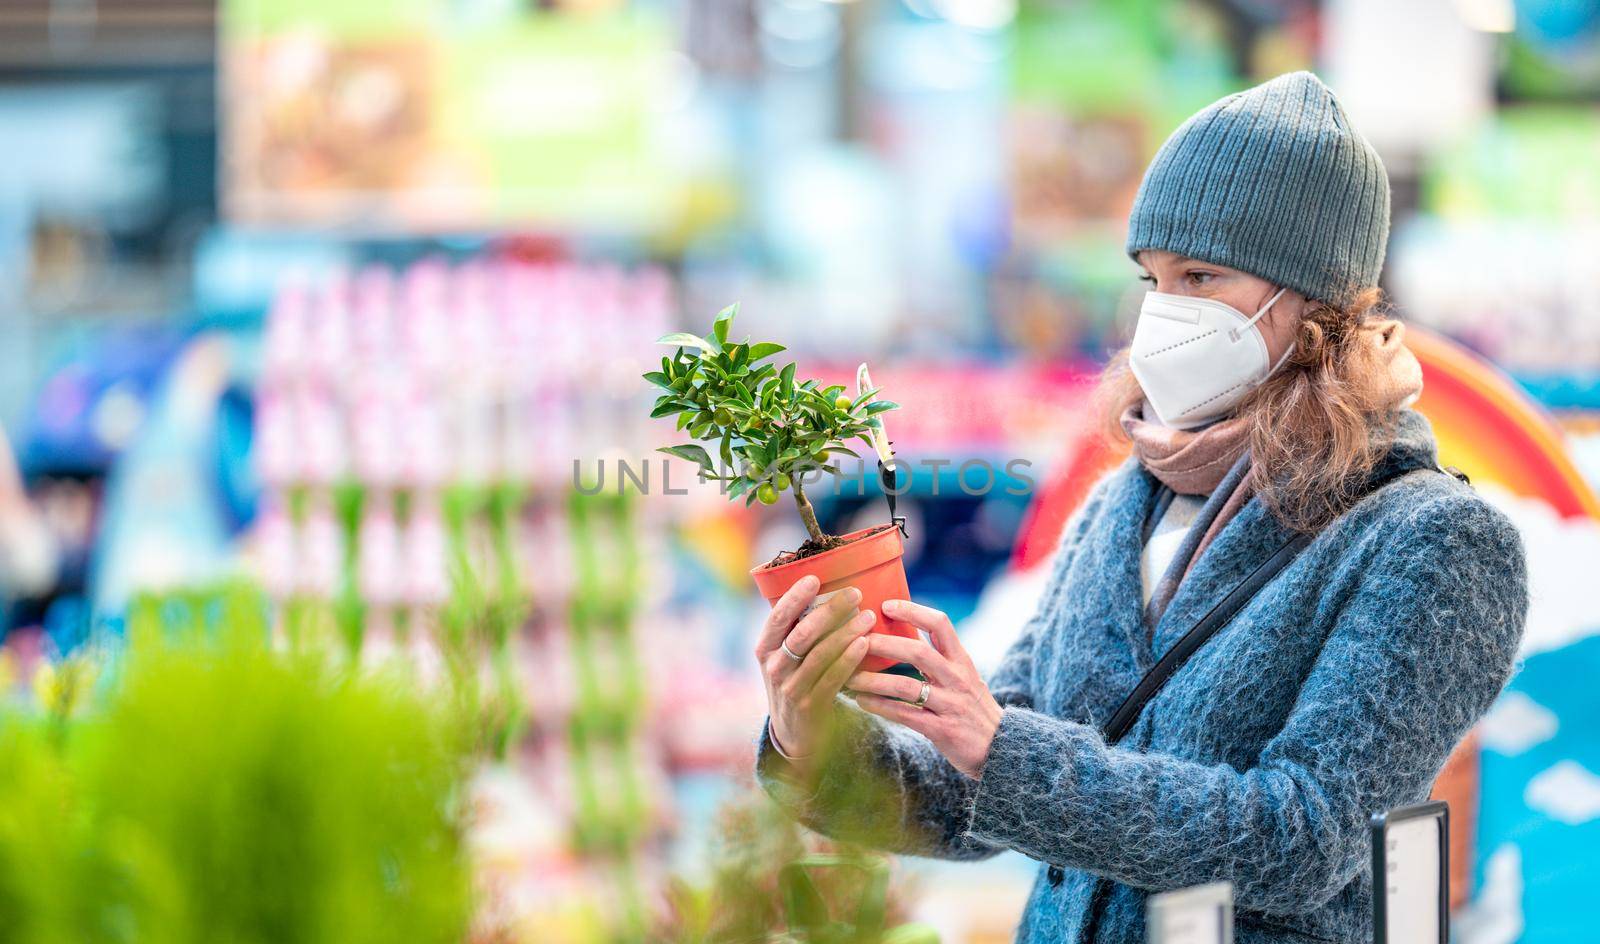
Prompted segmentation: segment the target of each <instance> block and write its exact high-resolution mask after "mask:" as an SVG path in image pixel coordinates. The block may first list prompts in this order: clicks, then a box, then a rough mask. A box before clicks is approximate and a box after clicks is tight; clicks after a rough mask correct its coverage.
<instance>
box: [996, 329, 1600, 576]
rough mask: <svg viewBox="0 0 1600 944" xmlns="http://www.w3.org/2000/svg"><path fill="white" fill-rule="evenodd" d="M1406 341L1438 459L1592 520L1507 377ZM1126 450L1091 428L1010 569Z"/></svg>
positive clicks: (1023, 535) (1417, 333)
mask: <svg viewBox="0 0 1600 944" xmlns="http://www.w3.org/2000/svg"><path fill="white" fill-rule="evenodd" d="M1406 345H1407V346H1408V347H1410V348H1411V350H1412V352H1413V353H1415V354H1416V355H1417V360H1418V361H1419V362H1420V363H1421V364H1422V380H1423V390H1422V397H1421V398H1420V399H1419V400H1418V401H1417V404H1416V408H1417V409H1418V410H1420V411H1421V412H1422V414H1423V415H1424V416H1426V417H1427V418H1428V420H1429V421H1430V422H1431V423H1432V424H1433V432H1434V436H1435V438H1437V439H1438V441H1439V461H1440V462H1441V463H1442V464H1444V465H1447V466H1455V467H1456V468H1458V469H1460V470H1461V471H1463V472H1465V473H1466V474H1467V475H1468V476H1469V477H1470V478H1471V479H1472V481H1473V482H1474V483H1476V484H1484V483H1493V484H1494V485H1496V486H1498V487H1500V488H1503V489H1505V490H1506V491H1508V492H1510V493H1512V494H1514V495H1517V496H1520V497H1523V498H1535V499H1538V500H1540V501H1543V502H1545V503H1546V504H1548V505H1549V506H1550V507H1551V508H1552V509H1554V510H1555V512H1556V513H1557V514H1559V515H1561V516H1562V517H1563V518H1574V517H1589V518H1595V519H1600V499H1597V498H1596V497H1595V494H1594V492H1593V490H1591V489H1590V488H1589V486H1588V484H1587V483H1586V482H1585V481H1584V479H1583V476H1582V474H1580V473H1579V472H1578V469H1577V467H1576V466H1575V465H1573V463H1572V459H1571V458H1570V457H1569V456H1568V455H1567V450H1566V446H1565V445H1564V443H1563V442H1562V438H1561V431H1560V430H1559V429H1557V428H1556V425H1555V423H1553V422H1552V421H1551V420H1550V418H1549V417H1548V416H1547V415H1545V413H1544V411H1543V410H1542V409H1540V407H1539V406H1538V405H1537V404H1535V403H1534V402H1533V401H1532V400H1531V399H1529V397H1528V396H1527V394H1525V393H1523V392H1522V390H1521V388H1519V387H1518V386H1517V385H1516V384H1515V383H1514V382H1513V381H1512V380H1511V379H1510V378H1508V377H1506V376H1505V375H1504V374H1502V373H1501V372H1500V371H1499V369H1498V368H1496V367H1495V366H1494V365H1493V364H1490V363H1489V362H1488V361H1486V360H1484V359H1483V358H1481V357H1479V356H1478V355H1476V354H1473V353H1472V352H1470V351H1468V350H1467V349H1466V348H1464V347H1462V346H1461V345H1459V344H1457V343H1455V342H1454V341H1451V340H1449V339H1447V338H1445V337H1443V336H1442V335H1438V334H1434V333H1432V332H1429V331H1426V330H1423V329H1421V328H1417V327H1415V326H1407V329H1406ZM1125 455H1126V452H1125V451H1122V450H1117V449H1112V448H1110V447H1108V446H1106V445H1105V444H1104V443H1103V442H1102V441H1101V439H1100V437H1099V436H1098V435H1096V434H1095V433H1094V432H1093V431H1086V432H1084V433H1083V434H1081V435H1080V436H1079V439H1078V443H1077V445H1076V448H1075V449H1073V450H1072V454H1071V458H1070V459H1069V460H1068V461H1067V463H1066V464H1065V466H1064V467H1063V468H1062V469H1061V470H1060V471H1059V473H1058V474H1057V475H1056V476H1055V477H1054V478H1053V479H1052V480H1050V481H1048V482H1046V483H1045V484H1044V487H1043V488H1042V489H1041V490H1040V492H1039V496H1038V498H1037V499H1036V500H1035V501H1034V502H1033V504H1032V505H1030V506H1029V509H1028V516H1027V518H1026V520H1025V521H1024V522H1023V526H1022V530H1021V531H1020V533H1019V534H1018V537H1017V543H1016V547H1015V551H1014V553H1013V555H1012V566H1013V568H1015V569H1019V570H1026V569H1027V568H1029V567H1032V566H1034V565H1035V564H1040V563H1044V562H1045V561H1047V560H1048V559H1049V557H1050V555H1051V554H1052V553H1053V552H1054V551H1055V546H1056V542H1057V540H1058V539H1059V537H1060V535H1061V529H1062V528H1063V527H1065V526H1066V521H1067V518H1068V516H1070V515H1071V513H1072V510H1073V509H1074V508H1076V507H1077V506H1078V503H1079V502H1081V501H1083V499H1084V497H1085V496H1086V495H1087V494H1088V492H1089V488H1090V486H1092V485H1093V484H1094V482H1095V480H1096V479H1098V478H1099V477H1100V475H1101V474H1102V473H1104V472H1105V471H1106V470H1107V469H1109V468H1110V467H1111V466H1113V465H1115V464H1116V463H1118V462H1120V461H1122V458H1123V457H1124V456H1125Z"/></svg>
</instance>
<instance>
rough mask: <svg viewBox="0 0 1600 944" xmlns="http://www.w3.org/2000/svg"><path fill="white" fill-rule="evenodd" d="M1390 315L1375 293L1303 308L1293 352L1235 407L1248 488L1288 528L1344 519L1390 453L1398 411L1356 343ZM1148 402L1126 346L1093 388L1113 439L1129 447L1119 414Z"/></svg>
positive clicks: (1373, 290)
mask: <svg viewBox="0 0 1600 944" xmlns="http://www.w3.org/2000/svg"><path fill="white" fill-rule="evenodd" d="M1389 315H1390V309H1389V307H1388V304H1387V302H1386V300H1385V299H1384V296H1383V293H1382V292H1381V291H1379V290H1378V289H1376V288H1371V289H1367V290H1365V291H1363V292H1360V293H1358V294H1356V295H1355V296H1354V297H1353V298H1352V299H1351V300H1350V301H1349V302H1348V303H1347V304H1344V305H1339V306H1336V305H1331V304H1327V303H1324V302H1309V303H1307V307H1306V310H1305V313H1304V315H1303V316H1302V318H1301V321H1300V324H1299V326H1298V327H1297V328H1296V330H1295V346H1294V353H1292V354H1291V355H1289V360H1288V361H1287V362H1286V363H1285V364H1284V366H1283V367H1282V368H1281V369H1280V370H1279V371H1278V372H1277V373H1275V374H1273V375H1272V377H1270V378H1268V380H1267V381H1266V383H1263V384H1262V385H1261V386H1259V387H1257V388H1256V389H1255V390H1254V391H1253V392H1252V393H1251V394H1250V396H1249V397H1247V398H1246V399H1245V400H1243V401H1241V402H1240V404H1239V406H1238V408H1237V413H1239V414H1242V415H1246V416H1248V417H1249V418H1250V455H1251V457H1252V464H1251V468H1250V486H1251V487H1252V488H1253V489H1254V490H1255V491H1256V493H1257V494H1259V495H1260V496H1261V498H1262V500H1263V501H1265V502H1266V505H1267V508H1268V509H1269V510H1270V511H1271V512H1272V514H1273V515H1274V516H1275V517H1276V518H1277V519H1278V520H1279V521H1280V522H1282V523H1283V525H1284V526H1285V527H1288V528H1292V529H1294V530H1296V531H1302V532H1308V533H1309V532H1314V531H1317V530H1320V529H1321V528H1322V527H1324V526H1325V525H1327V524H1328V523H1329V522H1331V521H1333V519H1335V518H1337V517H1339V515H1341V514H1343V513H1344V511H1345V510H1346V509H1348V508H1349V507H1350V506H1351V505H1353V504H1355V502H1356V501H1357V500H1358V499H1359V498H1360V497H1361V495H1362V485H1363V484H1364V483H1365V480H1366V478H1367V477H1368V476H1369V475H1370V474H1371V473H1372V471H1373V469H1374V468H1375V467H1376V466H1377V464H1378V461H1379V460H1380V459H1381V458H1383V454H1384V452H1385V451H1386V450H1387V448H1388V444H1389V441H1390V439H1391V438H1392V436H1393V431H1394V420H1395V417H1396V415H1397V414H1396V413H1395V412H1394V411H1392V410H1386V409H1373V405H1372V404H1371V403H1370V402H1369V401H1368V399H1367V395H1366V394H1365V392H1364V391H1363V387H1362V384H1361V378H1360V376H1359V372H1360V371H1362V370H1363V369H1364V367H1365V365H1364V364H1363V362H1362V356H1363V355H1362V351H1361V350H1360V349H1359V347H1358V345H1360V344H1361V338H1360V329H1361V328H1362V326H1364V325H1367V324H1370V323H1371V322H1373V321H1376V320H1379V319H1382V318H1386V317H1389ZM1143 399H1144V391H1143V390H1142V389H1140V387H1139V381H1138V379H1137V378H1136V377H1134V376H1133V372H1132V371H1131V370H1129V369H1128V348H1126V347H1124V348H1123V349H1121V350H1120V351H1118V352H1117V353H1116V354H1115V355H1113V356H1112V358H1111V362H1110V363H1109V364H1108V365H1107V366H1106V369H1105V372H1104V373H1103V374H1102V375H1101V378H1100V383H1099V386H1098V387H1097V388H1096V390H1095V401H1096V408H1097V412H1098V413H1099V417H1100V425H1101V428H1102V432H1103V433H1104V434H1105V435H1106V437H1107V438H1108V439H1109V440H1111V441H1112V442H1122V443H1126V442H1127V441H1128V436H1127V434H1126V433H1125V432H1124V431H1123V429H1122V423H1121V419H1122V414H1123V413H1124V412H1125V411H1126V410H1127V409H1128V408H1129V407H1131V406H1134V405H1136V404H1138V403H1140V402H1141V401H1142V400H1143Z"/></svg>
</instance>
